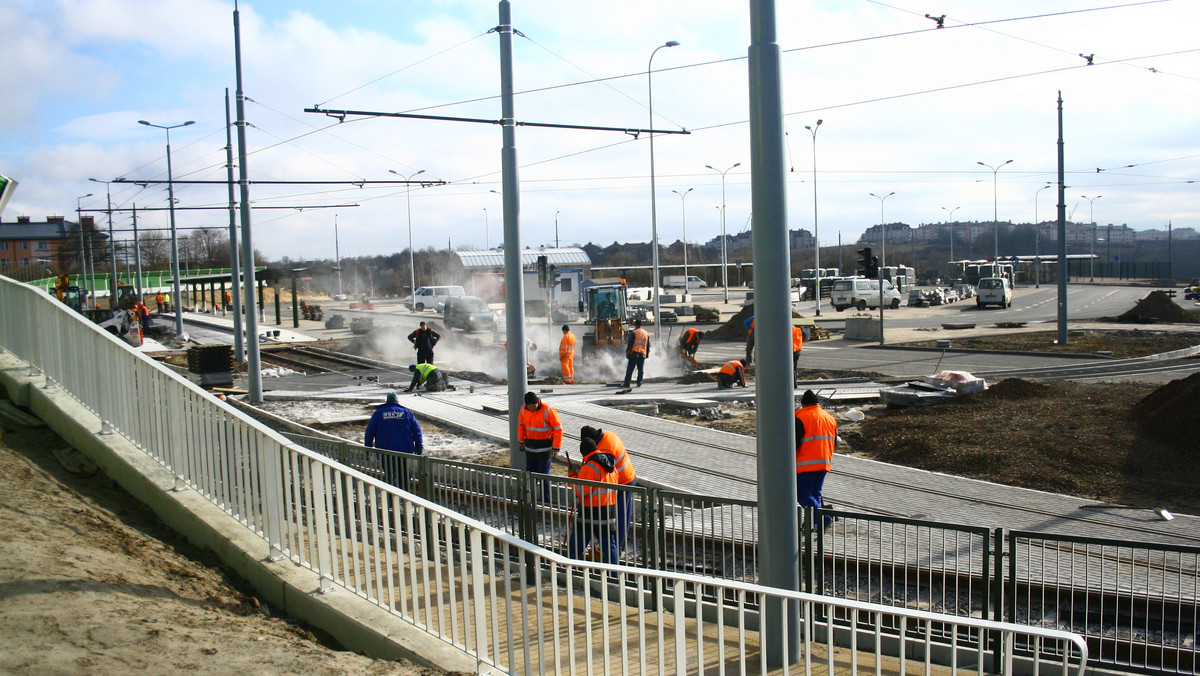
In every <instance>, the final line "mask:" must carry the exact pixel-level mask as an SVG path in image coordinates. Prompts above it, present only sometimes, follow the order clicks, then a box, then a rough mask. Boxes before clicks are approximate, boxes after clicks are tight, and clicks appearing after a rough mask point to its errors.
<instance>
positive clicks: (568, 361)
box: [558, 324, 575, 385]
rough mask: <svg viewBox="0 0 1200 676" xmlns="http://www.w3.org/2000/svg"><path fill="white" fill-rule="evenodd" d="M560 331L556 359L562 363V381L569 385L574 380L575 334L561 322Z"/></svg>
mask: <svg viewBox="0 0 1200 676" xmlns="http://www.w3.org/2000/svg"><path fill="white" fill-rule="evenodd" d="M562 332H563V337H562V341H560V342H559V343H558V361H559V363H560V364H561V365H562V377H563V382H564V383H566V384H568V385H570V384H572V383H574V382H575V334H574V333H571V327H569V326H567V325H566V324H563V327H562Z"/></svg>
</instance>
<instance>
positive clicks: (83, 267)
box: [75, 192, 92, 305]
mask: <svg viewBox="0 0 1200 676" xmlns="http://www.w3.org/2000/svg"><path fill="white" fill-rule="evenodd" d="M91 196H92V193H90V192H89V193H88V194H86V195H81V196H79V197H77V198H75V221H76V222H77V223H78V224H79V286H81V287H83V300H84V304H85V305H86V304H87V297H88V290H87V288H88V287H87V259H86V258H85V257H84V255H85V252H86V250H87V245H86V244H84V242H83V216H82V215H81V213H82V209H80V208H79V203H80V201H82V200H83V199H84V198H87V197H91Z"/></svg>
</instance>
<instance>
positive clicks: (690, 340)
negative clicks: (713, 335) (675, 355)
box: [679, 327, 704, 368]
mask: <svg viewBox="0 0 1200 676" xmlns="http://www.w3.org/2000/svg"><path fill="white" fill-rule="evenodd" d="M703 337H704V332H703V331H698V330H696V329H694V328H692V327H688V328H686V329H684V330H683V333H681V334H679V356H680V357H682V358H683V360H684V361H686V362H687V363H689V364H691V365H692V367H693V368H695V367H698V366H700V364H699V362H697V361H696V350H698V349H699V348H700V339H701V338H703Z"/></svg>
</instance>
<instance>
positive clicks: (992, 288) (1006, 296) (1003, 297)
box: [975, 277, 1012, 308]
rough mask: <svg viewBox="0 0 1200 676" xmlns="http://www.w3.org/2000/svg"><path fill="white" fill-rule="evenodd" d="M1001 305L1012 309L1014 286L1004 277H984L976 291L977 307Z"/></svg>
mask: <svg viewBox="0 0 1200 676" xmlns="http://www.w3.org/2000/svg"><path fill="white" fill-rule="evenodd" d="M985 305H999V306H1000V307H1002V308H1006V307H1012V285H1011V284H1009V283H1008V279H1006V278H1004V277H984V278H983V279H981V280H979V286H977V287H976V291H975V306H976V307H978V308H982V307H983V306H985Z"/></svg>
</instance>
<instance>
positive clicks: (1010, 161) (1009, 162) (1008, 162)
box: [1000, 160, 1012, 167]
mask: <svg viewBox="0 0 1200 676" xmlns="http://www.w3.org/2000/svg"><path fill="white" fill-rule="evenodd" d="M1004 164H1012V160H1009V161H1007V162H1005V163H1004ZM1004 164H1001V165H1000V166H1002V167H1003V166H1004Z"/></svg>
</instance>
